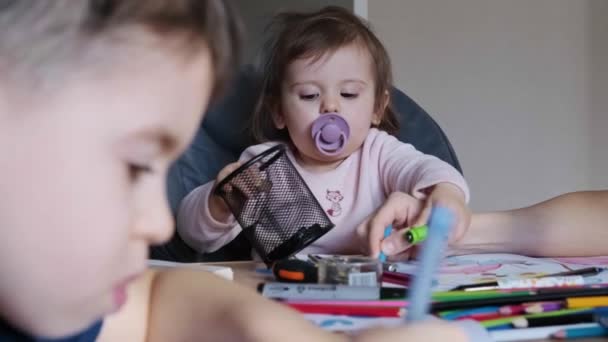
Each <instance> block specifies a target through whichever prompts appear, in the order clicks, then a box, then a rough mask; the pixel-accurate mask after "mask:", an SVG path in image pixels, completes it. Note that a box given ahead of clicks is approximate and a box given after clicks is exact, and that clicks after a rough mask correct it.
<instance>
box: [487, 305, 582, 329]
mask: <svg viewBox="0 0 608 342" xmlns="http://www.w3.org/2000/svg"><path fill="white" fill-rule="evenodd" d="M591 310H593V308H581V309H564V310H558V311H551V312H542V313H537V314H528V315H519V316H511V317H505V318H497V319H489V320H487V321H482V322H480V324H481V325H482V326H483V327H485V328H492V327H497V326H500V325H505V324H511V322H512V321H513V320H514V319H516V318H535V317H555V316H565V315H570V314H574V313H581V312H585V311H591Z"/></svg>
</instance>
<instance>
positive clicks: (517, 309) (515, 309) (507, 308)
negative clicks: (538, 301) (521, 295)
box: [498, 304, 526, 316]
mask: <svg viewBox="0 0 608 342" xmlns="http://www.w3.org/2000/svg"><path fill="white" fill-rule="evenodd" d="M498 311H499V312H500V313H501V314H503V315H505V316H510V315H519V314H522V313H524V312H525V311H526V306H525V305H524V304H518V305H504V306H501V307H500V309H498Z"/></svg>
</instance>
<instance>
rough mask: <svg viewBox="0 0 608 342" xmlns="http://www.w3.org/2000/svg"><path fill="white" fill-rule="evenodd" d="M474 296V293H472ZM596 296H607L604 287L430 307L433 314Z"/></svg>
mask: <svg viewBox="0 0 608 342" xmlns="http://www.w3.org/2000/svg"><path fill="white" fill-rule="evenodd" d="M472 294H475V292H472ZM598 295H608V288H606V287H598V288H596V287H586V288H581V289H559V290H555V289H539V290H535V291H523V292H515V293H510V294H506V295H504V296H493V297H490V298H483V297H477V298H475V297H472V298H469V299H467V298H466V297H461V298H458V299H453V300H447V301H438V302H436V303H434V304H433V305H432V307H431V310H432V311H433V312H438V311H445V310H454V309H467V308H474V307H479V306H494V305H513V304H520V303H526V302H532V301H554V300H565V299H566V298H573V297H590V296H598Z"/></svg>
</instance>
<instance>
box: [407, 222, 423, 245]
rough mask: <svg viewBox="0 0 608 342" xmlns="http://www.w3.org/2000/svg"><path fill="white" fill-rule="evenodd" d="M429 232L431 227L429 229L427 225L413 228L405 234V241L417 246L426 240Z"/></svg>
mask: <svg viewBox="0 0 608 342" xmlns="http://www.w3.org/2000/svg"><path fill="white" fill-rule="evenodd" d="M428 231H429V227H427V226H426V225H424V226H418V227H412V229H410V230H408V231H407V232H405V234H403V236H404V237H405V240H407V242H409V243H411V244H412V245H416V244H418V243H420V242H422V241H424V240H426V235H427V233H428Z"/></svg>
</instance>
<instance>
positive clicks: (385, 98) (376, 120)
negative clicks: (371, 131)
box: [372, 90, 390, 126]
mask: <svg viewBox="0 0 608 342" xmlns="http://www.w3.org/2000/svg"><path fill="white" fill-rule="evenodd" d="M378 100H379V102H380V105H379V106H378V107H377V108H378V110H377V111H376V112H375V113H374V116H373V117H372V124H373V125H374V126H378V125H380V122H382V118H383V117H384V113H385V112H386V108H387V107H388V104H389V101H390V95H389V92H388V90H385V91H384V94H383V95H382V97H381V98H380V99H378Z"/></svg>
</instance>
